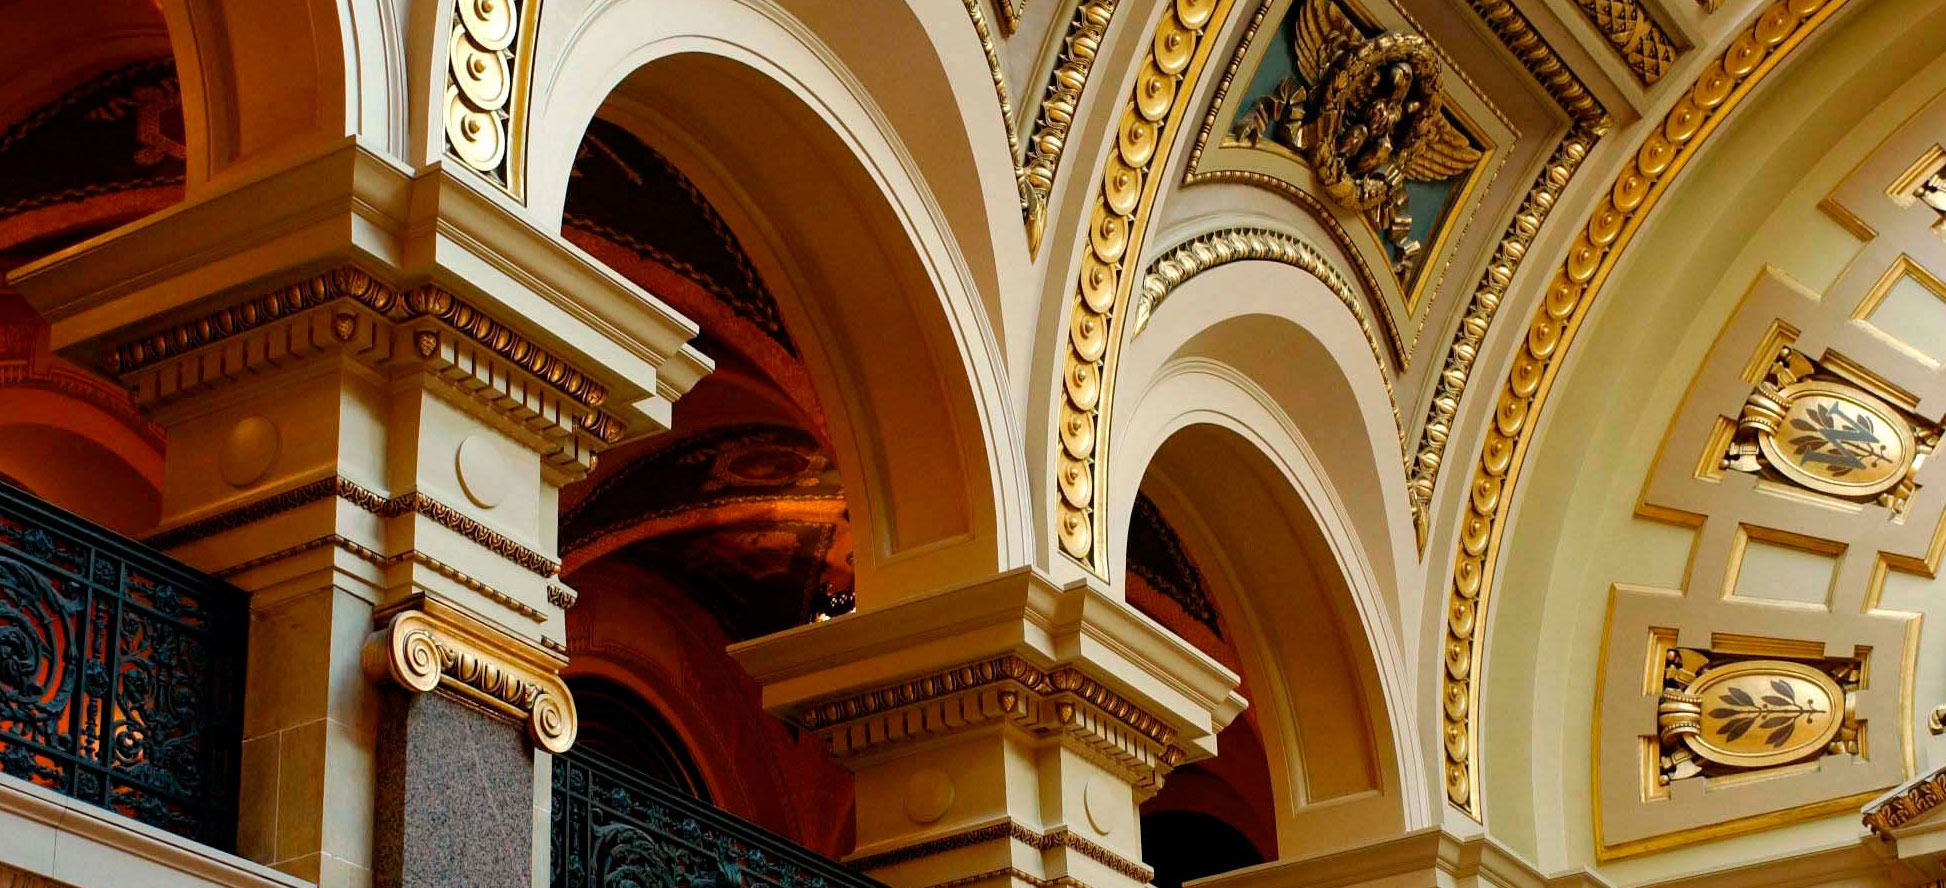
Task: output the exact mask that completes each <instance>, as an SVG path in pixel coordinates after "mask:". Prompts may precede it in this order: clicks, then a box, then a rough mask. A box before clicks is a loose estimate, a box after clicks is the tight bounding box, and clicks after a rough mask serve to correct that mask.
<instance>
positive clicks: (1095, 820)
mask: <svg viewBox="0 0 1946 888" xmlns="http://www.w3.org/2000/svg"><path fill="white" fill-rule="evenodd" d="M1117 789H1123V788H1122V787H1119V786H1117V785H1115V784H1114V783H1112V782H1111V781H1108V780H1105V779H1103V778H1102V777H1101V776H1100V775H1098V774H1097V775H1094V776H1091V777H1089V778H1088V785H1087V786H1086V787H1084V788H1083V789H1082V790H1081V803H1082V807H1084V808H1086V809H1087V811H1088V823H1089V825H1091V826H1093V827H1094V828H1095V832H1098V833H1100V834H1102V835H1104V836H1105V835H1108V834H1109V833H1112V832H1114V831H1115V829H1116V827H1119V826H1121V825H1122V812H1123V809H1125V808H1126V807H1128V805H1127V802H1126V800H1125V799H1124V800H1121V801H1118V800H1117V799H1116V798H1115V796H1116V790H1117ZM1123 791H1124V792H1126V789H1123Z"/></svg>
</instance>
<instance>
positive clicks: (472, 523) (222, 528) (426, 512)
mask: <svg viewBox="0 0 1946 888" xmlns="http://www.w3.org/2000/svg"><path fill="white" fill-rule="evenodd" d="M333 497H336V498H338V499H342V500H344V501H346V502H348V503H351V504H352V505H354V506H357V507H358V508H360V509H363V510H365V511H367V512H370V513H372V514H374V515H377V516H379V517H381V518H393V517H397V516H399V515H405V514H408V513H411V514H417V515H421V516H424V517H425V518H427V519H429V520H431V521H432V522H433V523H435V524H438V525H439V526H441V527H444V528H446V529H447V530H450V531H452V532H454V533H457V534H459V535H460V536H463V537H466V538H467V539H468V540H470V541H472V542H474V543H477V544H478V545H480V546H481V547H482V548H485V549H487V550H488V551H491V552H492V553H493V554H495V555H499V556H500V557H502V558H505V559H507V560H508V561H511V562H513V563H515V564H518V565H520V566H521V567H523V568H526V569H527V570H528V571H530V572H532V573H536V574H539V575H540V576H543V577H549V578H552V577H554V576H555V575H557V574H559V573H560V572H561V565H560V562H557V561H555V560H554V559H552V558H549V557H547V556H545V555H542V554H541V553H539V552H536V551H534V550H533V549H529V548H527V547H526V546H524V545H521V544H520V543H519V542H516V541H515V540H514V539H513V538H511V537H508V536H506V535H505V534H502V533H500V532H499V531H496V530H494V529H492V528H490V527H487V526H486V525H485V524H482V523H480V522H479V521H476V520H474V519H473V518H471V517H468V516H467V515H465V514H463V513H462V512H460V511H459V510H458V509H455V508H453V507H452V506H449V505H446V504H445V503H442V502H440V501H438V500H436V499H433V498H432V497H430V496H427V495H425V494H423V493H420V492H419V491H417V490H411V491H407V492H405V493H401V494H399V495H398V496H395V497H391V498H389V499H388V498H386V497H385V496H384V495H383V494H380V493H378V492H377V491H374V490H371V489H369V488H367V487H364V486H363V485H360V484H359V483H357V482H355V481H352V480H351V479H349V478H346V477H344V476H342V475H333V476H331V477H329V478H320V479H318V480H316V481H312V482H310V483H308V484H302V485H299V486H297V487H293V488H291V489H290V490H286V491H284V492H282V493H278V494H273V495H271V496H267V497H264V498H263V499H260V500H257V501H256V502H253V503H249V504H248V505H243V506H238V507H237V508H234V509H231V510H229V511H227V512H223V513H220V514H216V515H211V516H210V517H208V518H204V519H201V520H198V521H192V522H190V523H188V524H185V525H182V526H181V527H176V528H172V529H170V530H165V531H163V532H161V533H158V534H155V535H154V536H151V537H149V538H148V539H146V540H144V541H143V542H145V543H147V544H148V545H149V546H152V547H154V548H157V549H174V548H177V547H179V546H186V545H188V544H190V543H193V542H196V541H197V540H201V539H205V538H208V537H212V536H215V535H217V534H219V533H225V532H227V531H231V530H235V529H237V528H239V527H244V526H246V525H249V524H254V523H256V522H258V521H262V520H264V519H266V518H269V517H271V516H273V515H279V514H282V513H284V512H288V511H290V510H292V509H296V508H300V507H302V506H307V505H310V504H312V503H315V502H318V501H320V500H326V499H331V498H333ZM428 566H431V565H428ZM435 569H437V568H435Z"/></svg>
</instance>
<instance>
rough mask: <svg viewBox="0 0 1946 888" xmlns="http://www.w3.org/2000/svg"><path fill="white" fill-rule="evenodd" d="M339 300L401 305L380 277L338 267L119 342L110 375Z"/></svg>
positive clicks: (380, 307) (377, 307) (385, 310)
mask: <svg viewBox="0 0 1946 888" xmlns="http://www.w3.org/2000/svg"><path fill="white" fill-rule="evenodd" d="M340 299H349V300H351V301H353V302H356V303H358V304H359V305H362V306H364V307H366V308H369V309H371V310H372V311H375V312H378V313H379V314H389V313H391V312H392V311H393V310H394V309H395V308H397V307H398V304H399V294H398V292H397V291H396V290H393V289H392V288H391V287H388V286H386V285H385V284H384V283H383V282H381V281H379V280H378V279H377V278H374V277H372V276H371V275H369V274H366V273H365V272H364V271H361V270H359V269H356V268H349V267H346V268H334V269H332V270H330V271H326V272H323V273H321V274H318V275H315V276H313V277H310V278H307V279H305V280H301V281H298V282H296V283H294V284H290V285H288V286H284V287H279V288H277V289H275V290H272V291H270V292H268V293H262V294H259V295H257V296H255V297H252V298H251V299H248V300H246V301H244V302H242V303H239V304H237V305H232V306H229V307H227V308H222V309H218V310H217V311H213V312H210V313H209V314H206V315H203V316H202V317H199V318H196V319H194V320H189V321H184V322H183V323H180V324H177V325H175V326H173V327H169V328H167V329H164V330H162V331H160V332H157V333H153V334H151V335H148V336H144V337H142V338H140V339H135V340H131V341H129V342H126V343H123V344H121V345H118V346H116V347H115V349H114V351H113V352H111V353H110V354H109V355H108V357H107V358H106V360H105V361H104V363H105V366H106V369H107V371H108V372H109V374H110V375H114V376H121V375H124V374H128V373H133V372H134V371H136V370H140V369H142V368H144V367H148V366H150V365H153V364H158V363H161V362H163V361H166V360H169V359H170V358H174V357H178V356H180V355H184V354H187V353H189V352H191V351H194V350H196V349H199V348H202V347H203V346H206V345H211V344H214V343H218V342H222V341H223V340H225V339H228V338H230V337H232V336H235V335H237V334H240V333H243V332H246V331H249V330H252V329H255V328H257V327H261V326H263V325H265V324H269V323H271V322H272V321H277V320H280V319H283V318H287V317H290V316H291V315H294V314H297V313H298V312H301V311H305V310H307V309H312V308H316V307H318V306H320V305H325V304H327V303H330V302H335V301H337V300H340Z"/></svg>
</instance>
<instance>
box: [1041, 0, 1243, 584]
mask: <svg viewBox="0 0 1946 888" xmlns="http://www.w3.org/2000/svg"><path fill="white" fill-rule="evenodd" d="M1233 2H1234V0H1176V2H1175V3H1173V4H1171V5H1170V7H1169V9H1168V10H1167V11H1166V12H1165V13H1164V14H1163V15H1162V17H1161V19H1160V20H1159V21H1158V22H1157V24H1156V30H1155V34H1154V37H1153V39H1151V40H1150V41H1148V49H1149V52H1148V56H1147V58H1146V60H1145V61H1144V62H1143V63H1142V64H1141V66H1140V69H1139V71H1138V73H1137V74H1136V77H1135V83H1134V85H1133V86H1132V87H1131V90H1130V94H1129V97H1128V100H1127V102H1126V103H1125V104H1124V106H1123V110H1122V115H1121V122H1120V124H1119V126H1118V128H1117V133H1118V137H1117V138H1116V139H1115V142H1114V146H1113V148H1112V149H1111V150H1110V151H1109V154H1108V160H1107V164H1106V168H1105V169H1104V170H1103V172H1102V178H1101V182H1100V184H1099V187H1097V189H1096V191H1095V200H1094V209H1093V211H1092V213H1091V215H1090V217H1089V218H1090V222H1089V225H1088V244H1087V249H1084V250H1082V251H1081V256H1080V260H1079V268H1078V269H1077V277H1078V281H1077V283H1076V285H1075V289H1074V295H1073V300H1072V303H1071V305H1070V308H1069V312H1068V316H1069V318H1070V322H1069V325H1068V336H1067V348H1066V349H1065V352H1066V354H1065V356H1064V358H1063V360H1062V372H1061V379H1062V384H1061V388H1062V396H1063V397H1062V398H1061V414H1060V419H1059V421H1058V435H1059V443H1060V450H1059V456H1058V465H1057V467H1056V484H1055V485H1054V486H1055V488H1056V489H1055V491H1054V492H1053V496H1054V499H1055V503H1054V509H1053V511H1052V516H1053V519H1054V521H1055V536H1056V538H1057V539H1058V540H1059V541H1060V547H1061V551H1062V552H1063V553H1065V554H1066V555H1068V556H1069V557H1071V558H1074V559H1075V560H1077V561H1079V562H1080V563H1081V564H1082V565H1084V566H1085V567H1087V568H1088V569H1089V570H1090V571H1092V572H1093V573H1095V574H1097V575H1104V574H1105V573H1106V572H1107V569H1108V564H1107V550H1106V548H1105V547H1104V546H1102V545H1101V541H1100V539H1099V535H1098V534H1097V533H1096V520H1097V517H1098V516H1099V515H1101V514H1102V513H1103V512H1104V511H1105V504H1106V497H1107V495H1108V492H1107V485H1104V484H1098V483H1096V482H1097V478H1098V476H1099V474H1100V467H1101V462H1102V460H1103V459H1104V458H1105V453H1104V450H1105V447H1106V442H1107V440H1108V428H1107V427H1108V420H1109V416H1110V413H1109V411H1108V409H1107V408H1108V404H1109V402H1110V401H1111V400H1112V398H1113V394H1114V392H1113V385H1114V369H1115V360H1116V355H1117V352H1118V351H1119V347H1120V339H1121V338H1122V337H1121V329H1120V327H1119V326H1118V325H1117V324H1116V320H1117V319H1118V318H1120V317H1121V316H1122V315H1123V313H1124V312H1126V311H1127V309H1128V301H1129V299H1130V297H1131V294H1132V291H1133V288H1134V286H1135V283H1136V279H1137V278H1138V277H1139V274H1138V270H1137V268H1136V266H1135V262H1136V261H1137V258H1138V257H1139V256H1140V254H1141V250H1142V241H1143V235H1144V233H1145V230H1146V228H1147V226H1148V217H1149V213H1150V211H1151V210H1152V209H1153V207H1154V204H1155V195H1156V191H1157V188H1158V186H1159V185H1160V183H1161V179H1162V174H1161V172H1160V171H1159V170H1153V169H1152V168H1153V167H1156V166H1157V164H1156V160H1157V158H1158V156H1159V155H1160V154H1161V153H1163V147H1164V146H1165V145H1166V144H1167V143H1168V140H1169V136H1170V134H1171V131H1172V130H1174V129H1175V127H1177V126H1178V125H1180V124H1181V122H1182V117H1183V114H1184V113H1185V112H1186V111H1187V109H1188V105H1189V97H1190V94H1191V93H1192V92H1194V85H1195V81H1196V78H1197V77H1198V76H1199V75H1200V73H1201V71H1202V67H1203V65H1204V64H1205V63H1206V62H1207V61H1208V58H1209V53H1210V51H1211V49H1212V46H1211V44H1212V42H1213V41H1210V40H1206V39H1205V37H1206V36H1207V31H1208V29H1209V28H1210V26H1211V24H1212V23H1220V22H1222V21H1223V20H1224V19H1225V14H1226V13H1227V12H1228V11H1229V9H1230V7H1231V5H1232V4H1233Z"/></svg>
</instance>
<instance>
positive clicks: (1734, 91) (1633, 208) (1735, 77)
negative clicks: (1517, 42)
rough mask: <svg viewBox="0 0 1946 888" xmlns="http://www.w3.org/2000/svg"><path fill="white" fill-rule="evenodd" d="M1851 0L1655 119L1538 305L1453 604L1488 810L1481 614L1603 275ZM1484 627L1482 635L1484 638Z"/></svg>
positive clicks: (1459, 740)
mask: <svg viewBox="0 0 1946 888" xmlns="http://www.w3.org/2000/svg"><path fill="white" fill-rule="evenodd" d="M1846 2H1848V0H1776V2H1774V3H1772V4H1771V5H1770V6H1769V7H1768V8H1766V9H1765V10H1764V11H1763V13H1762V14H1760V15H1759V16H1758V17H1757V20H1756V22H1755V23H1754V24H1752V25H1750V26H1749V27H1747V28H1746V29H1744V31H1743V32H1742V33H1740V34H1738V35H1737V36H1736V38H1735V39H1733V40H1732V41H1731V42H1730V45H1729V48H1728V49H1726V50H1725V51H1724V52H1723V54H1722V55H1721V56H1719V57H1718V58H1717V59H1715V60H1714V61H1712V62H1711V63H1710V64H1709V66H1708V67H1707V68H1705V69H1704V70H1703V72H1702V73H1701V74H1700V75H1699V76H1698V77H1697V79H1696V82H1695V83H1694V84H1692V85H1691V86H1690V88H1689V89H1688V90H1687V91H1686V93H1685V94H1684V95H1683V97H1682V98H1681V99H1680V100H1678V101H1677V102H1676V105H1675V107H1674V108H1672V109H1670V111H1669V112H1668V114H1667V115H1665V116H1664V118H1663V121H1662V126H1660V127H1658V128H1655V129H1653V130H1651V131H1650V132H1649V134H1648V136H1647V137H1646V138H1645V139H1644V140H1643V143H1642V144H1641V145H1640V146H1639V147H1638V148H1637V149H1636V152H1635V158H1634V162H1633V163H1631V164H1629V165H1628V167H1627V168H1626V169H1624V170H1623V171H1622V172H1621V173H1620V174H1619V175H1618V176H1617V177H1616V179H1615V181H1614V183H1613V184H1612V185H1611V187H1610V188H1609V189H1608V195H1607V196H1606V197H1604V198H1602V199H1601V202H1600V203H1599V204H1598V205H1597V206H1596V207H1595V209H1594V211H1593V212H1592V214H1591V215H1590V216H1589V218H1588V220H1587V222H1586V223H1585V224H1584V225H1583V226H1582V229H1581V231H1580V232H1579V233H1577V234H1576V235H1575V240H1574V244H1573V246H1572V247H1570V248H1569V251H1568V255H1567V257H1566V259H1565V260H1564V261H1563V262H1562V263H1561V265H1560V266H1559V267H1558V268H1556V269H1555V272H1554V276H1553V279H1552V282H1551V283H1550V284H1549V286H1548V288H1547V292H1546V294H1545V296H1544V297H1543V299H1542V301H1541V304H1540V305H1539V306H1538V307H1536V309H1535V312H1534V316H1533V319H1532V320H1531V321H1530V322H1529V324H1528V327H1527V335H1526V336H1525V337H1524V340H1523V341H1522V342H1521V344H1520V351H1519V353H1518V354H1517V355H1516V356H1515V358H1514V364H1513V367H1512V368H1510V370H1509V372H1508V375H1507V378H1506V380H1505V381H1504V382H1503V383H1502V385H1501V388H1500V396H1499V402H1498V404H1497V405H1496V406H1495V409H1494V414H1493V421H1492V422H1491V423H1490V424H1489V426H1488V428H1487V431H1486V437H1485V440H1484V441H1483V442H1482V443H1481V447H1480V456H1479V460H1478V462H1477V463H1476V464H1475V466H1474V470H1473V478H1472V484H1471V489H1470V491H1469V495H1468V497H1467V507H1468V508H1467V515H1466V517H1465V518H1464V519H1463V521H1462V523H1461V525H1460V539H1459V542H1458V544H1457V545H1456V547H1455V548H1456V552H1455V558H1454V564H1453V573H1452V579H1451V581H1450V583H1449V585H1448V592H1449V595H1448V602H1447V611H1446V650H1445V661H1446V673H1445V676H1444V681H1443V683H1444V688H1443V692H1442V697H1443V704H1444V706H1443V708H1444V710H1445V713H1444V715H1445V718H1444V723H1445V730H1444V732H1443V734H1444V741H1445V742H1444V744H1443V746H1444V748H1445V757H1446V795H1447V799H1448V800H1449V801H1451V802H1452V803H1453V804H1454V805H1456V806H1458V807H1459V808H1461V809H1462V810H1464V811H1465V812H1466V814H1467V815H1468V816H1469V817H1472V818H1474V819H1476V820H1478V819H1480V817H1481V806H1480V798H1479V773H1478V769H1477V768H1476V767H1475V762H1476V760H1477V756H1478V737H1479V734H1478V705H1477V704H1478V702H1479V683H1478V682H1476V681H1475V680H1474V678H1475V676H1476V675H1477V673H1478V671H1479V667H1480V662H1481V651H1482V650H1484V648H1485V644H1484V641H1485V639H1484V636H1483V633H1482V632H1481V631H1480V627H1481V625H1482V624H1481V623H1480V621H1479V617H1480V615H1481V614H1483V613H1484V612H1485V609H1486V607H1487V605H1488V600H1489V597H1490V595H1491V593H1492V589H1493V571H1494V566H1495V561H1496V560H1497V558H1498V556H1499V546H1500V538H1501V534H1502V533H1503V531H1504V530H1505V518H1506V514H1507V506H1508V504H1509V503H1510V502H1512V500H1513V496H1512V494H1513V488H1514V485H1515V484H1516V482H1517V481H1518V479H1519V477H1520V468H1521V464H1522V461H1523V459H1524V457H1525V456H1526V450H1527V446H1528V444H1529V443H1530V442H1531V441H1532V436H1531V432H1532V430H1533V428H1534V423H1532V422H1531V421H1530V419H1531V418H1532V417H1533V415H1534V414H1535V413H1537V412H1538V411H1539V410H1540V409H1541V407H1542V405H1543V403H1544V401H1545V400H1546V397H1547V393H1548V390H1549V388H1550V387H1551V385H1552V383H1553V380H1554V375H1555V373H1556V372H1558V371H1559V369H1560V366H1561V362H1560V361H1559V357H1560V356H1561V355H1562V354H1563V353H1565V352H1566V350H1567V346H1568V345H1569V344H1571V343H1572V342H1573V339H1574V335H1575V333H1576V332H1577V331H1578V329H1579V327H1580V323H1581V320H1582V319H1583V318H1584V317H1586V316H1587V312H1588V309H1589V307H1590V306H1591V305H1592V304H1593V303H1594V299H1595V297H1596V295H1598V294H1599V292H1600V289H1601V285H1602V284H1603V283H1604V282H1605V281H1606V280H1607V277H1608V274H1609V272H1610V271H1611V270H1612V269H1613V268H1614V266H1615V263H1616V261H1617V260H1618V259H1619V258H1620V257H1621V255H1622V253H1623V251H1624V250H1625V249H1626V248H1627V246H1628V244H1629V242H1630V241H1631V240H1632V239H1633V238H1634V235H1635V232H1636V230H1637V229H1638V228H1639V227H1640V226H1641V224H1642V221H1643V220H1644V219H1645V218H1646V217H1647V216H1648V214H1649V211H1650V210H1651V209H1653V208H1654V206H1655V204H1656V202H1657V200H1658V199H1659V198H1660V197H1661V195H1662V192H1663V191H1665V190H1667V188H1668V187H1669V183H1670V182H1672V181H1673V180H1674V179H1675V177H1676V174H1677V173H1678V172H1680V171H1681V170H1682V168H1683V166H1684V165H1685V164H1686V163H1687V162H1688V160H1689V158H1690V157H1691V156H1693V155H1694V154H1695V152H1696V150H1697V148H1698V147H1699V146H1700V145H1701V144H1702V143H1703V142H1704V141H1706V140H1707V139H1708V137H1709V135H1710V134H1711V133H1713V132H1714V131H1715V130H1716V127H1717V126H1718V124H1720V123H1721V122H1722V121H1723V119H1724V118H1725V117H1726V116H1728V114H1729V112H1730V111H1731V110H1732V109H1734V108H1735V107H1736V106H1737V105H1738V104H1740V103H1741V102H1742V100H1743V98H1744V97H1745V96H1747V95H1748V94H1749V92H1750V90H1751V89H1753V88H1755V86H1756V85H1757V84H1758V83H1759V82H1761V81H1762V80H1763V79H1764V77H1765V75H1767V74H1768V73H1769V72H1770V71H1771V70H1773V69H1774V68H1775V67H1776V66H1777V63H1778V62H1779V61H1780V60H1781V59H1782V58H1783V57H1784V56H1785V55H1786V54H1788V53H1789V52H1790V51H1791V50H1792V49H1794V48H1796V47H1797V46H1798V45H1800V44H1801V43H1802V42H1803V40H1804V38H1805V37H1806V36H1808V35H1809V34H1810V33H1811V32H1812V31H1813V30H1815V29H1816V28H1817V26H1818V25H1819V24H1821V23H1823V22H1824V21H1825V20H1827V19H1828V18H1830V16H1831V15H1832V14H1833V13H1834V12H1836V11H1837V10H1838V9H1840V8H1842V7H1843V6H1844V5H1845V3H1846ZM1476 635H1481V637H1480V638H1477V639H1476V638H1475V636H1476Z"/></svg>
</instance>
